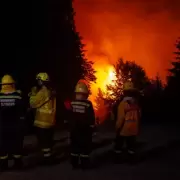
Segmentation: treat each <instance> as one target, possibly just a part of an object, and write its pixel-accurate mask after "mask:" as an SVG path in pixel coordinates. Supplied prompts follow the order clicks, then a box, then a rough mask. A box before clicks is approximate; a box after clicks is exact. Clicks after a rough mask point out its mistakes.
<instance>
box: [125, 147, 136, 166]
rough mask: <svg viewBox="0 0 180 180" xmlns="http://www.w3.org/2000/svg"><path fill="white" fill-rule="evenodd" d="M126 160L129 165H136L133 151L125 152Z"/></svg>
mask: <svg viewBox="0 0 180 180" xmlns="http://www.w3.org/2000/svg"><path fill="white" fill-rule="evenodd" d="M127 160H128V163H130V164H135V163H136V153H135V151H134V150H127Z"/></svg>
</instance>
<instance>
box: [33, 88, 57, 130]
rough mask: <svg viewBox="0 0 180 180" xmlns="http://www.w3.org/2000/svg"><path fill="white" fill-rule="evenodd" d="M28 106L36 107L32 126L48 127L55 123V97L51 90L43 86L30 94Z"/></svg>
mask: <svg viewBox="0 0 180 180" xmlns="http://www.w3.org/2000/svg"><path fill="white" fill-rule="evenodd" d="M30 106H31V107H32V108H36V115H35V121H34V126H36V127H40V128H50V127H53V126H54V125H55V116H56V97H55V96H54V95H52V91H51V90H49V89H48V88H47V87H45V86H43V87H42V88H41V89H40V90H39V91H38V92H37V94H31V96H30Z"/></svg>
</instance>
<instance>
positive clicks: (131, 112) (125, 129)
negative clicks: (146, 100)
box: [116, 97, 140, 136]
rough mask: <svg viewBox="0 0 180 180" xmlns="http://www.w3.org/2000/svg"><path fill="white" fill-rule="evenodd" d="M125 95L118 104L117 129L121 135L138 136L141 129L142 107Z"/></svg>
mask: <svg viewBox="0 0 180 180" xmlns="http://www.w3.org/2000/svg"><path fill="white" fill-rule="evenodd" d="M131 100H133V99H132V98H131V97H125V98H124V99H123V100H122V101H121V103H120V104H119V106H118V112H117V121H116V129H117V131H118V133H119V135H121V136H136V135H137V134H138V131H139V120H140V108H139V106H138V105H137V104H136V103H131Z"/></svg>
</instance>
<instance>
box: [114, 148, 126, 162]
mask: <svg viewBox="0 0 180 180" xmlns="http://www.w3.org/2000/svg"><path fill="white" fill-rule="evenodd" d="M113 161H114V163H115V164H121V163H124V162H125V159H124V152H123V151H122V150H115V151H114V153H113Z"/></svg>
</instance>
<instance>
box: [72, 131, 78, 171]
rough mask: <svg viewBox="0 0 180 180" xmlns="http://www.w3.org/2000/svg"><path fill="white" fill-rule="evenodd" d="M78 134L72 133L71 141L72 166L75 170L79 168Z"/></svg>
mask: <svg viewBox="0 0 180 180" xmlns="http://www.w3.org/2000/svg"><path fill="white" fill-rule="evenodd" d="M78 138H79V136H78V134H77V133H76V132H71V135H70V139H71V155H70V159H71V165H72V166H73V168H78V167H79V141H78Z"/></svg>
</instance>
